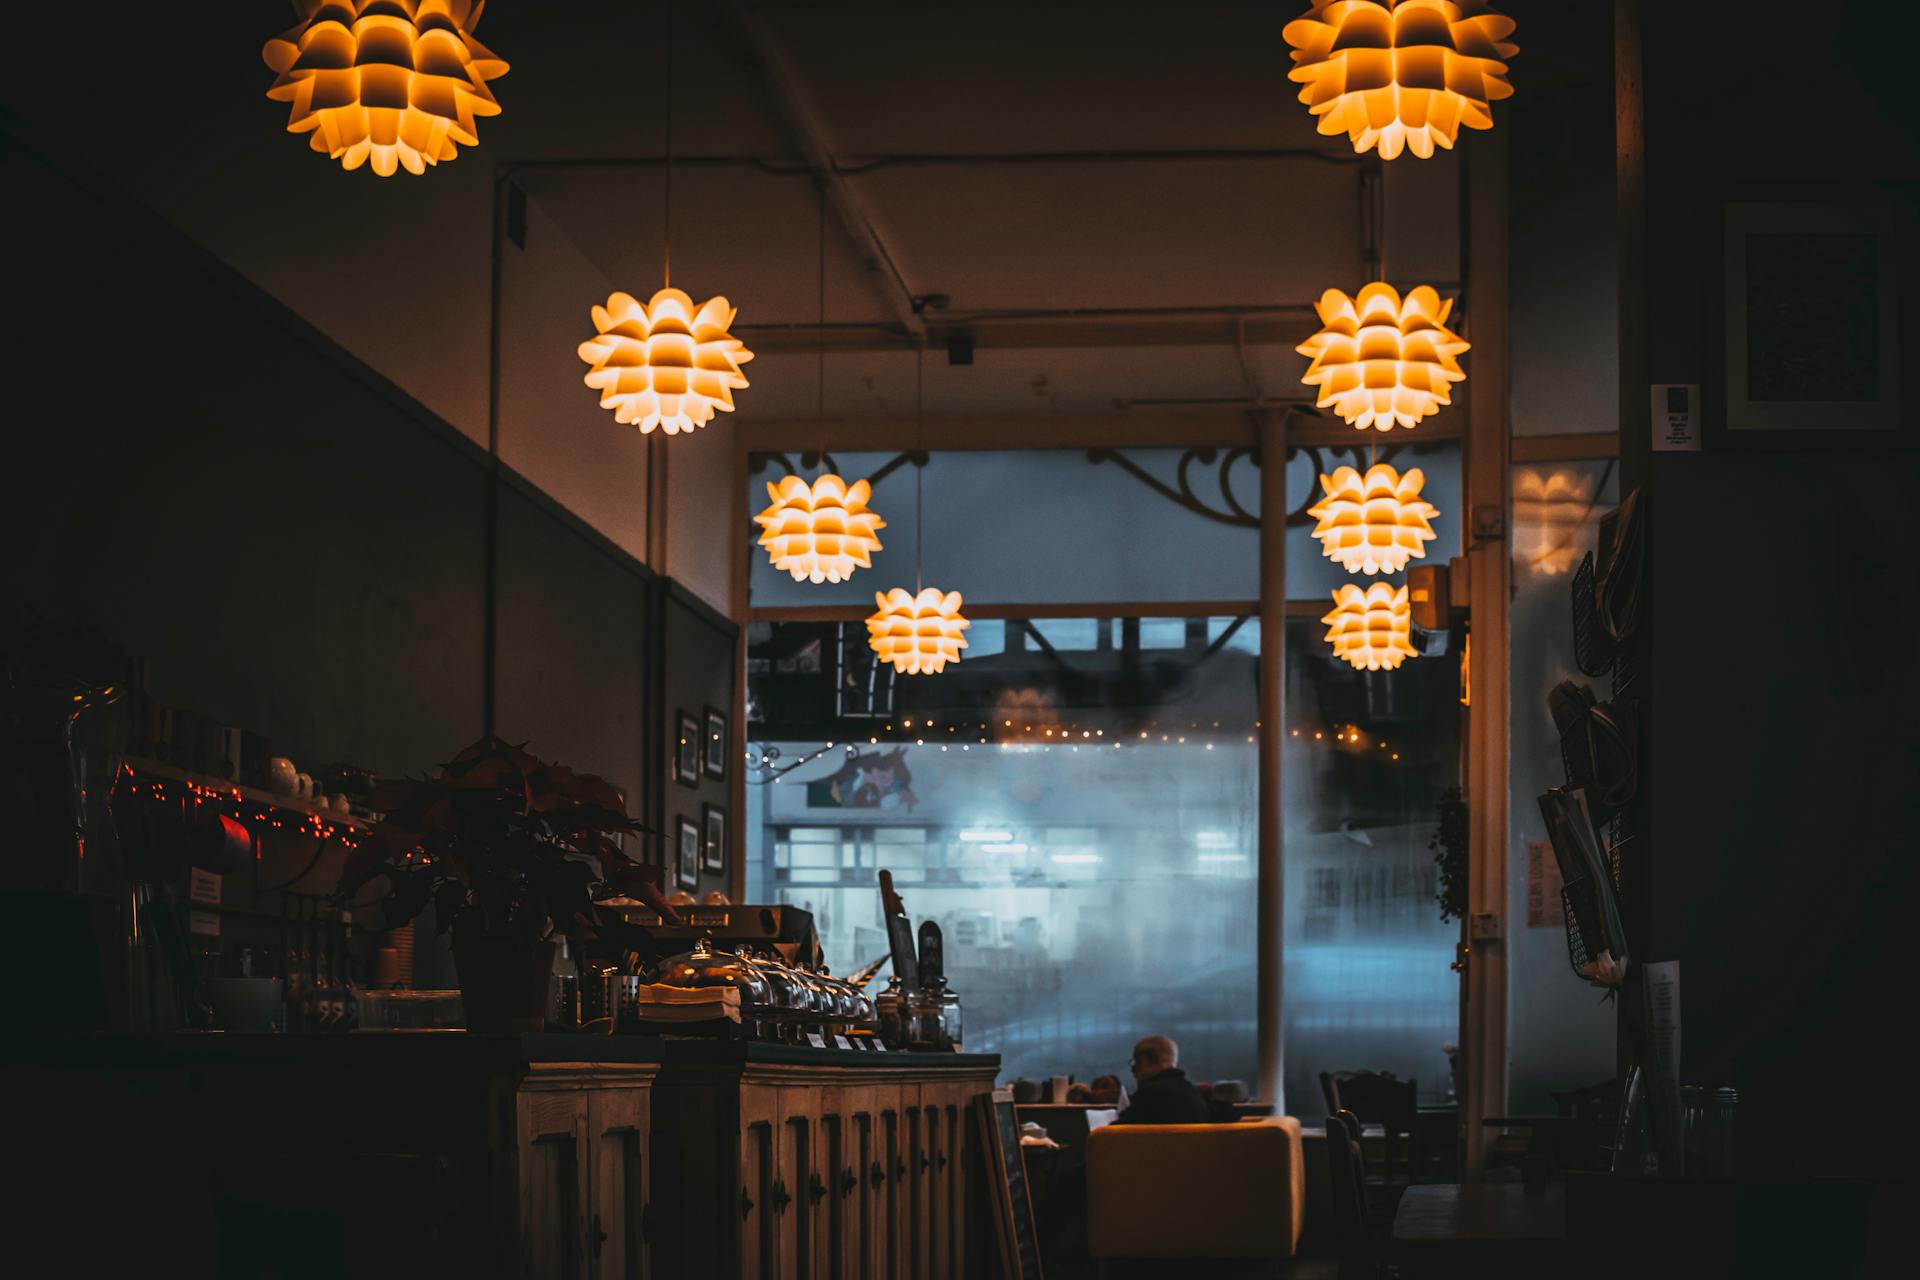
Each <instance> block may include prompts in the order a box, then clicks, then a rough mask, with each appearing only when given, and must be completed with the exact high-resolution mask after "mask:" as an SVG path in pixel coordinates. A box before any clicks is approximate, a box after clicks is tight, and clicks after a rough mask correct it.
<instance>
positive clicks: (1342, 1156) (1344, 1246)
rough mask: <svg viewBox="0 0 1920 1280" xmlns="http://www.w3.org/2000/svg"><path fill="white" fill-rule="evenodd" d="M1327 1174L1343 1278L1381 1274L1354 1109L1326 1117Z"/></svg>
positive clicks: (1351, 1278)
mask: <svg viewBox="0 0 1920 1280" xmlns="http://www.w3.org/2000/svg"><path fill="white" fill-rule="evenodd" d="M1327 1176H1328V1182H1329V1183H1330V1184H1331V1186H1332V1188H1333V1225H1334V1234H1335V1237H1336V1240H1337V1243H1338V1245H1339V1248H1338V1253H1339V1255H1340V1280H1354V1277H1357V1276H1374V1275H1377V1274H1379V1264H1378V1262H1377V1257H1376V1253H1375V1250H1374V1233H1373V1227H1372V1224H1371V1222H1370V1221H1369V1218H1368V1214H1367V1188H1366V1172H1365V1164H1364V1162H1363V1161H1362V1159H1361V1156H1360V1119H1359V1117H1358V1116H1356V1115H1354V1114H1353V1112H1351V1111H1335V1112H1334V1113H1333V1114H1332V1115H1330V1116H1328V1117H1327Z"/></svg>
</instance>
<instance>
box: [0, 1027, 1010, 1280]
mask: <svg viewBox="0 0 1920 1280" xmlns="http://www.w3.org/2000/svg"><path fill="white" fill-rule="evenodd" d="M998 1066H999V1060H998V1058H997V1057H993V1056H990V1055H960V1054H872V1053H853V1052H843V1051H837V1050H816V1049H808V1048H800V1047H793V1046H784V1045H761V1044H748V1043H722V1042H719V1041H704V1040H672V1041H666V1040H660V1039H654V1038H650V1037H626V1036H596V1037H580V1036H546V1035H529V1036H479V1035H469V1034H466V1033H463V1032H388V1033H363V1034H355V1035H341V1036H311V1037H303V1036H226V1035H217V1034H216V1035H174V1036H152V1037H126V1036H115V1037H97V1038H78V1039H75V1038H62V1039H52V1040H39V1041H33V1042H19V1043H14V1044H10V1045H9V1046H8V1048H7V1051H6V1053H5V1057H4V1061H3V1062H0V1073H4V1077H5V1079H6V1081H7V1083H8V1085H9V1086H10V1087H9V1088H8V1090H7V1097H8V1098H9V1099H10V1100H11V1101H12V1102H13V1103H14V1106H13V1107H12V1108H10V1110H13V1111H14V1113H15V1114H14V1124H15V1126H16V1140H14V1141H10V1142H9V1144H8V1145H9V1148H10V1151H11V1154H10V1157H9V1159H8V1165H9V1172H10V1173H11V1174H12V1175H13V1177H11V1178H10V1179H9V1180H10V1182H12V1183H13V1184H14V1185H15V1186H16V1187H20V1188H21V1193H20V1194H16V1195H15V1197H14V1198H13V1200H12V1202H11V1203H10V1204H9V1205H8V1218H9V1220H10V1224H11V1225H14V1226H15V1227H16V1228H21V1227H25V1228H28V1229H29V1230H31V1231H37V1232H39V1233H41V1234H43V1235H44V1236H46V1237H47V1238H57V1239H59V1240H62V1241H66V1242H68V1249H69V1252H70V1254H71V1256H72V1257H73V1258H74V1261H75V1269H76V1270H77V1271H79V1272H88V1273H90V1272H104V1271H108V1270H115V1269H122V1268H126V1267H128V1266H130V1265H139V1266H143V1267H145V1268H147V1269H152V1267H153V1265H154V1264H156V1263H159V1264H164V1266H163V1268H162V1269H163V1270H165V1271H167V1272H169V1273H175V1274H206V1275H213V1274H223V1275H240V1276H253V1275H268V1274H275V1275H281V1276H289V1277H291V1276H299V1275H316V1276H318V1275H396V1276H398V1275H405V1276H408V1277H410V1278H413V1280H417V1277H418V1276H420V1275H423V1274H448V1273H452V1272H454V1271H455V1269H456V1268H457V1269H458V1270H459V1271H460V1272H462V1273H465V1274H469V1275H478V1276H489V1275H497V1276H527V1277H535V1276H537V1277H596V1278H597V1277H608V1278H611V1277H643V1276H652V1277H656V1278H657V1280H671V1278H673V1277H678V1276H689V1277H691V1276H703V1277H704V1276H719V1277H731V1276H739V1277H751V1278H753V1280H762V1278H772V1277H778V1278H779V1280H796V1278H800V1277H805V1278H808V1280H815V1278H825V1277H834V1276H846V1277H856V1276H863V1277H864V1276H870V1277H887V1276H897V1277H903V1278H904V1277H909V1276H911V1277H921V1276H930V1277H963V1276H983V1275H986V1274H989V1272H990V1270H991V1259H990V1258H989V1256H988V1251H989V1250H990V1247H991V1245H990V1242H991V1239H992V1234H991V1228H990V1226H989V1225H988V1221H989V1220H988V1218H987V1208H986V1202H985V1200H984V1199H983V1198H982V1195H981V1191H980V1189H979V1187H978V1186H976V1185H975V1184H976V1180H977V1179H978V1177H979V1176H981V1174H982V1172H983V1170H982V1166H981V1162H980V1161H979V1159H978V1157H977V1155H976V1152H977V1148H978V1142H979V1138H978V1134H977V1133H976V1132H975V1129H974V1126H973V1124H972V1120H971V1116H970V1114H969V1109H970V1107H971V1106H972V1100H973V1099H974V1098H975V1097H977V1096H979V1095H981V1094H984V1093H985V1092H987V1091H988V1090H990V1089H991V1088H992V1085H993V1080H994V1076H995V1073H996V1072H997V1070H998ZM23 1175H25V1178H24V1185H23ZM103 1224H111V1227H112V1229H111V1230H102V1229H100V1228H101V1226H102V1225H103Z"/></svg>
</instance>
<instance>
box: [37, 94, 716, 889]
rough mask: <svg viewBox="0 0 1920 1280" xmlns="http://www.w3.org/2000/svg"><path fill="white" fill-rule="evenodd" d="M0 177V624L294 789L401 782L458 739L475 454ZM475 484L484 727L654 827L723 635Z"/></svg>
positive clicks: (310, 347) (204, 281) (184, 266)
mask: <svg viewBox="0 0 1920 1280" xmlns="http://www.w3.org/2000/svg"><path fill="white" fill-rule="evenodd" d="M0 176H4V183H5V190H6V191H7V193H8V196H9V201H8V205H7V213H6V218H7V223H8V231H9V233H10V235H9V243H10V244H12V245H13V246H15V249H16V251H15V253H14V254H13V255H12V257H11V259H10V262H9V266H8V269H7V271H8V279H7V285H6V299H7V307H6V322H5V323H6V325H7V333H6V347H5V353H4V356H0V367H3V368H4V378H5V386H6V396H7V402H8V407H7V409H6V421H7V423H8V428H7V432H6V446H7V447H6V450H5V453H4V455H3V456H4V461H0V537H4V539H5V546H6V548H7V553H6V555H5V556H4V558H0V593H4V602H5V604H6V605H7V606H8V608H7V616H11V617H13V618H15V619H16V620H18V619H23V618H24V619H28V620H31V619H33V618H40V619H46V620H50V621H53V622H56V623H60V624H67V625H72V624H78V625H81V626H85V627H89V628H92V629H94V630H96V631H97V632H99V633H100V634H101V635H103V636H104V638H105V639H106V640H107V641H109V642H110V643H112V644H117V645H118V646H120V647H121V648H123V649H124V650H125V651H126V652H128V653H130V654H134V655H141V656H145V657H146V658H148V659H150V660H151V669H152V693H153V696H154V698H155V700H156V701H158V702H159V703H161V704H162V705H168V706H179V707H184V708H189V709H192V710H194V711H196V712H198V713H200V714H202V715H205V716H209V717H212V718H214V719H216V720H218V721H220V722H222V723H225V724H232V725H239V726H244V727H246V728H248V729H251V730H253V731H255V732H257V733H260V734H263V735H265V736H266V737H267V738H268V739H269V740H270V741H271V743H272V748H273V751H274V752H275V753H276V754H282V755H287V756H291V757H292V758H294V759H295V761H296V762H297V763H298V764H299V766H300V767H301V768H309V767H310V766H312V767H316V768H317V767H319V766H322V765H325V764H330V763H333V762H347V763H352V764H356V765H361V766H364V767H366V768H369V769H372V770H374V771H376V772H379V773H386V774H395V773H401V772H418V771H422V770H426V769H428V768H430V767H431V766H432V765H434V764H435V763H436V762H438V761H441V760H444V759H446V758H447V757H448V756H449V755H450V754H451V753H452V752H454V751H456V750H458V749H459V748H460V747H462V746H463V745H465V744H466V743H467V742H470V741H472V740H473V739H474V738H475V737H477V736H478V735H479V734H480V733H481V731H482V728H483V725H484V723H485V711H486V708H485V703H486V690H487V685H488V681H487V658H488V626H487V619H488V606H489V588H488V577H489V573H488V569H489V552H488V547H489V540H488V509H489V488H490V485H492V484H493V483H494V482H493V481H492V480H491V479H490V474H489V461H488V459H487V457H486V455H485V454H484V452H482V451H481V450H479V449H477V448H476V447H475V446H473V445H472V444H471V443H470V442H469V441H468V440H467V439H466V438H465V437H464V436H462V435H461V434H460V433H458V432H457V431H455V430H454V429H452V428H451V427H449V426H448V425H447V424H445V423H444V422H442V421H440V420H439V419H437V418H435V417H434V416H433V415H431V414H430V413H428V412H427V411H426V410H424V409H423V408H422V407H421V406H420V405H419V404H417V403H416V402H414V401H413V400H411V399H410V398H408V397H407V396H406V395H405V394H404V393H402V392H400V391H399V390H398V389H397V388H395V387H393V386H392V385H391V384H389V383H387V382H385V381H384V380H383V379H381V378H380V377H379V376H378V375H377V374H374V373H372V372H371V371H369V370H368V369H367V368H366V367H365V366H364V365H362V364H360V363H359V362H358V361H356V360H355V359H354V358H352V357H351V356H349V355H347V354H346V353H344V352H343V351H341V350H340V349H339V348H338V347H336V346H334V345H333V344H332V343H330V342H329V341H328V340H327V339H326V338H325V337H324V336H322V335H321V334H319V333H318V332H317V331H316V330H314V329H313V328H312V327H311V326H309V325H307V324H306V323H305V322H304V321H302V320H300V319H299V318H298V317H296V316H294V315H293V314H292V313H291V312H289V311H288V310H286V309H285V308H284V307H282V306H280V305H279V304H278V303H277V302H275V301H274V300H273V299H271V298H269V297H267V296H266V295H264V294H262V293H261V292H259V291H258V290H257V289H255V288H254V287H253V286H252V285H250V284H248V283H247V282H245V281H244V280H242V279H241V278H240V277H239V276H238V275H236V274H235V273H234V272H232V271H231V270H229V269H228V268H226V267H225V266H223V265H222V264H220V263H219V262H218V261H217V260H216V259H214V258H213V257H212V256H211V255H210V254H208V253H206V252H205V251H203V250H201V249H200V248H198V247H197V246H195V245H193V244H192V243H191V242H190V241H189V240H187V238H186V237H185V236H183V235H182V234H181V233H180V232H178V231H177V230H175V229H173V228H172V227H170V226H169V225H167V224H166V223H165V222H163V221H162V220H161V219H160V218H159V217H157V216H156V215H154V214H153V213H151V212H150V211H148V210H146V209H144V208H142V207H140V206H138V205H136V204H134V203H133V202H131V201H129V200H127V199H125V198H124V197H122V196H121V195H119V194H118V193H117V192H115V191H113V190H111V189H110V188H108V187H107V186H106V185H105V184H103V183H100V182H99V181H98V180H96V179H95V178H93V177H92V176H91V175H85V174H75V173H74V172H72V171H68V170H65V169H62V168H57V167H56V166H55V165H54V164H52V163H50V162H49V161H47V160H46V159H44V158H42V157H41V156H40V155H39V154H38V153H37V152H35V151H33V150H32V149H31V144H30V143H27V142H24V141H16V140H15V139H14V138H13V137H12V136H11V135H9V134H7V133H5V132H4V131H0ZM262 216H263V217H270V216H271V212H270V211H263V212H262ZM289 251H290V252H329V251H331V249H330V247H329V246H325V245H309V246H290V248H289ZM342 269H343V270H369V269H371V270H377V269H378V268H377V265H376V266H371V267H369V266H368V265H366V264H364V263H357V264H355V265H351V266H343V268H342ZM421 341H423V342H430V341H432V338H431V335H429V334H423V335H422V336H421ZM498 474H499V480H498V485H497V503H498V508H497V509H498V523H497V576H496V578H495V585H494V591H493V596H494V600H495V612H494V617H495V619H496V622H495V626H494V629H493V637H492V639H493V660H494V677H493V689H494V711H495V720H494V724H495V728H496V729H497V731H498V732H499V733H500V734H501V735H503V736H505V737H507V738H509V739H511V740H513V741H516V742H518V741H525V742H527V743H528V744H529V746H530V748H531V749H532V750H533V751H534V752H536V753H537V754H540V755H542V756H544V757H547V758H557V759H560V760H563V761H565V762H567V763H569V764H572V765H575V766H576V767H579V768H583V769H589V770H593V771H595V772H598V773H602V774H604V775H605V776H606V777H608V778H609V779H610V780H611V781H613V782H614V783H615V784H616V785H617V786H620V787H623V788H624V789H625V790H626V792H627V794H628V797H629V802H630V808H631V810H632V811H633V812H634V813H636V814H646V813H649V812H652V811H655V810H657V809H658V807H659V804H660V801H659V793H660V791H661V790H662V789H663V788H664V787H666V786H667V785H669V784H668V783H667V781H666V779H665V769H664V767H663V765H662V764H661V762H662V761H664V759H665V748H664V746H663V745H661V744H660V743H659V742H657V741H655V739H656V738H657V737H658V736H659V735H661V734H663V733H665V732H668V731H669V730H668V729H667V728H666V726H665V717H664V716H662V715H661V714H660V712H659V709H658V707H659V702H660V700H661V698H662V697H663V690H665V689H666V688H668V687H672V688H673V689H674V690H675V691H676V694H677V696H683V697H684V700H685V701H686V703H687V705H688V707H689V709H690V710H693V711H695V712H696V713H697V712H698V711H699V710H700V709H701V708H702V707H703V706H705V705H707V704H709V703H711V704H712V705H714V706H717V707H719V708H721V709H723V710H730V708H731V706H732V701H733V666H734V663H733V657H734V641H733V633H732V624H731V623H728V622H727V621H726V620H724V619H721V618H718V617H717V616H716V615H713V614H712V613H711V611H710V610H706V609H705V607H704V606H699V605H697V603H695V602H692V601H690V600H683V599H681V598H680V593H676V592H674V591H672V590H671V589H670V587H671V584H669V583H666V582H664V581H662V580H661V579H659V578H657V577H656V576H655V575H653V574H652V573H650V572H649V571H648V570H647V569H646V568H644V567H643V566H641V565H640V564H639V563H638V562H636V561H635V560H633V559H632V557H630V556H628V555H626V554H625V553H623V552H621V551H620V550H619V549H617V548H615V547H614V546H613V545H612V544H611V543H610V542H608V541H607V540H606V539H605V538H604V537H602V536H601V535H600V534H598V533H596V532H594V531H593V530H591V529H589V528H588V527H587V526H586V525H584V524H583V523H582V522H581V521H580V520H578V519H577V518H576V517H574V516H572V515H570V514H568V513H567V512H565V511H563V510H562V509H561V508H559V507H558V506H557V505H556V504H554V503H553V502H552V501H551V500H550V499H548V498H547V497H546V496H544V495H543V494H541V493H539V492H538V491H537V490H535V489H534V488H533V487H532V486H531V485H529V484H527V483H526V482H525V481H524V480H522V479H520V478H519V477H517V476H515V475H514V474H513V473H512V472H511V471H509V470H507V469H506V468H500V469H499V473H498ZM668 626H671V628H672V631H671V636H672V639H670V640H663V638H662V636H661V629H662V628H663V627H668ZM689 628H691V629H689ZM675 663H678V664H683V665H684V668H685V669H684V670H680V669H679V668H677V667H673V666H672V664H675ZM663 664H665V665H663ZM709 792H710V793H711V794H710V796H709V795H708V793H709ZM682 794H684V795H692V794H693V793H691V792H685V791H684V789H682ZM700 795H701V798H710V799H711V800H712V801H713V802H714V803H716V804H724V803H725V789H724V787H723V786H722V785H721V784H720V783H718V782H711V783H708V782H703V784H702V792H701V793H700ZM690 814H691V816H693V817H694V818H695V819H696V820H697V819H698V818H699V816H700V815H699V809H698V806H697V805H695V806H694V807H693V808H692V809H691V811H690ZM636 852H637V850H636ZM702 887H703V888H705V887H709V886H705V885H703V886H702ZM711 887H723V883H722V882H719V881H716V882H715V883H714V884H713V885H712V886H711Z"/></svg>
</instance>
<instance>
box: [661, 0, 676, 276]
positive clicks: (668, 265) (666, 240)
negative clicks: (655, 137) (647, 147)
mask: <svg viewBox="0 0 1920 1280" xmlns="http://www.w3.org/2000/svg"><path fill="white" fill-rule="evenodd" d="M674 7H675V6H674V0H667V38H666V42H665V44H664V45H663V46H662V47H663V48H664V49H665V50H666V55H667V73H666V76H665V77H664V79H665V80H666V82H667V105H666V110H665V112H664V113H663V114H664V117H665V119H664V127H665V130H666V135H667V138H666V153H667V166H666V167H667V176H666V181H665V182H664V183H663V184H662V186H663V187H664V188H665V191H664V194H663V196H662V206H663V207H662V210H661V216H660V223H661V240H662V242H663V243H662V246H661V252H660V277H661V283H662V285H664V286H665V287H667V288H671V287H672V286H673V11H674Z"/></svg>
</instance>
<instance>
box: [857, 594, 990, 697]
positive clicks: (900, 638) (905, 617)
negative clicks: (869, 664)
mask: <svg viewBox="0 0 1920 1280" xmlns="http://www.w3.org/2000/svg"><path fill="white" fill-rule="evenodd" d="M873 602H874V603H875V604H876V605H878V606H879V611H878V612H876V613H875V614H874V615H873V616H872V617H871V618H868V619H867V643H869V644H871V645H872V646H873V651H874V652H875V653H877V654H879V655H880V660H881V661H882V662H891V663H892V664H893V669H894V670H895V671H897V672H899V673H900V674H902V675H909V676H911V675H938V674H939V673H940V672H941V671H943V670H945V669H946V665H947V664H948V663H949V662H958V661H960V651H961V650H962V649H964V648H966V647H967V641H966V638H965V637H964V636H962V635H961V634H960V633H961V632H962V631H965V630H966V629H967V628H968V627H969V626H971V625H973V624H972V623H970V622H968V621H967V620H966V619H965V618H963V617H961V616H960V593H959V592H958V591H949V592H946V593H945V594H944V595H943V594H942V593H941V592H940V589H939V588H938V587H928V588H927V589H926V590H924V591H922V592H921V593H920V594H919V595H917V596H916V595H913V594H911V593H909V592H908V591H907V590H906V589H905V588H904V587H895V588H894V589H893V590H891V591H888V592H886V593H884V594H882V593H880V592H875V593H874V596H873Z"/></svg>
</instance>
